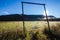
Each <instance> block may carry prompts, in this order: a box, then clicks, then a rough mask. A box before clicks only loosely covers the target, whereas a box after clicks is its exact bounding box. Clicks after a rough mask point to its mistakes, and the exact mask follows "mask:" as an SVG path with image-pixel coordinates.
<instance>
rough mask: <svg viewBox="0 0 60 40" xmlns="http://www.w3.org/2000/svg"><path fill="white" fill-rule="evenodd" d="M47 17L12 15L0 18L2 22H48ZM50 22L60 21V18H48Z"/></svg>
mask: <svg viewBox="0 0 60 40" xmlns="http://www.w3.org/2000/svg"><path fill="white" fill-rule="evenodd" d="M44 18H46V16H44V15H24V16H22V14H11V15H2V16H0V21H23V20H24V21H41V20H43V21H46V19H44ZM48 19H49V20H50V21H60V18H56V17H54V16H52V15H51V16H48Z"/></svg>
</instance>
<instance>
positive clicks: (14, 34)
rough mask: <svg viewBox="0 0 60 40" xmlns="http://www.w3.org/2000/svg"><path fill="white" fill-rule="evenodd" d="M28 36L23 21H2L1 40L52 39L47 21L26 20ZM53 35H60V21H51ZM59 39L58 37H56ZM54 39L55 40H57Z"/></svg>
mask: <svg viewBox="0 0 60 40" xmlns="http://www.w3.org/2000/svg"><path fill="white" fill-rule="evenodd" d="M25 27H26V32H25V34H26V36H24V34H23V31H22V30H23V23H22V22H0V40H23V38H24V37H25V40H52V39H51V38H50V34H49V33H48V32H49V30H48V27H47V22H44V21H40V22H39V21H26V22H25ZM50 28H51V35H52V34H53V35H54V36H55V35H57V37H60V35H59V34H60V22H50ZM55 39H56V40H57V38H55ZM55 39H54V40H55Z"/></svg>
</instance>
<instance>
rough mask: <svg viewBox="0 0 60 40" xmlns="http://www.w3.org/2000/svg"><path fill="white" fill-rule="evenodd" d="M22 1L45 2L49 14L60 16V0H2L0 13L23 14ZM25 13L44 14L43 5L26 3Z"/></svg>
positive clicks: (0, 0)
mask: <svg viewBox="0 0 60 40" xmlns="http://www.w3.org/2000/svg"><path fill="white" fill-rule="evenodd" d="M21 1H26V2H34V3H45V4H46V9H47V13H48V15H54V16H56V17H60V0H0V15H9V14H21V13H22V12H21V10H22V9H21ZM24 13H25V14H34V15H35V14H37V15H39V14H44V9H43V6H38V5H31V4H29V5H28V4H24Z"/></svg>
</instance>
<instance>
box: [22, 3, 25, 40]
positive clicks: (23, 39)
mask: <svg viewBox="0 0 60 40" xmlns="http://www.w3.org/2000/svg"><path fill="white" fill-rule="evenodd" d="M22 20H23V35H24V39H25V23H24V7H23V2H22ZM24 39H23V40H24Z"/></svg>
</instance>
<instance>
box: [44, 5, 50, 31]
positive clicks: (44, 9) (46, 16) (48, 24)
mask: <svg viewBox="0 0 60 40" xmlns="http://www.w3.org/2000/svg"><path fill="white" fill-rule="evenodd" d="M44 10H45V14H46V19H47V23H48V29H49V32H50V25H49V20H48V16H47V12H46V7H45V5H44Z"/></svg>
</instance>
